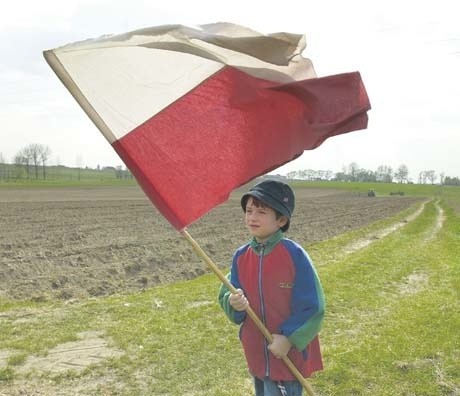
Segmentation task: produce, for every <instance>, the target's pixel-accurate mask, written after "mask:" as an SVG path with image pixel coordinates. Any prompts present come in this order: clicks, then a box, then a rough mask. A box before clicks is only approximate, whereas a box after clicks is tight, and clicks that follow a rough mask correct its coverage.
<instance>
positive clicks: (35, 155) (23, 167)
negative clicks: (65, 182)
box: [0, 143, 133, 180]
mask: <svg viewBox="0 0 460 396" xmlns="http://www.w3.org/2000/svg"><path fill="white" fill-rule="evenodd" d="M50 157H51V149H50V148H49V147H48V146H45V145H42V144H35V143H34V144H29V145H27V146H25V147H23V148H21V149H20V150H19V151H18V152H17V154H16V155H15V156H14V158H13V163H12V164H8V163H7V161H6V160H5V158H4V157H3V155H2V153H0V179H3V180H10V179H12V180H18V179H35V180H38V179H43V180H46V179H49V178H56V176H57V174H58V173H60V172H58V171H57V170H56V169H60V170H63V169H72V168H67V167H63V166H59V165H57V166H49V165H48V162H49V160H50ZM77 162H78V165H77V167H76V168H75V170H76V172H74V173H75V175H73V173H70V175H71V178H76V179H77V180H80V178H81V174H82V171H83V170H89V169H90V168H88V167H86V168H85V169H83V165H82V161H81V159H79V160H78V161H77ZM52 170H54V174H53V173H51V171H52ZM93 171H95V172H102V173H112V172H113V174H114V176H115V178H116V179H133V175H132V174H131V172H130V171H129V170H128V169H127V168H126V167H125V168H123V167H122V166H121V165H119V166H116V167H113V166H108V167H103V168H101V167H100V166H99V165H98V167H97V169H94V170H93ZM64 173H65V172H64ZM66 174H67V178H68V177H69V173H66ZM73 176H75V177H73Z"/></svg>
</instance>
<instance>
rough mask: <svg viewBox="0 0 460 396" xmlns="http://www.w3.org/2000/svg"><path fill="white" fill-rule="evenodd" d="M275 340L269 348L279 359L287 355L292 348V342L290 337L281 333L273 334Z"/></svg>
mask: <svg viewBox="0 0 460 396" xmlns="http://www.w3.org/2000/svg"><path fill="white" fill-rule="evenodd" d="M272 336H273V342H272V343H271V344H270V345H269V346H268V350H269V351H270V352H271V353H273V355H275V357H277V358H278V359H281V358H283V357H285V356H287V354H288V352H289V350H290V349H291V346H292V344H291V342H290V341H289V340H288V338H287V337H286V336H284V335H281V334H272Z"/></svg>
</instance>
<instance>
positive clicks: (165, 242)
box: [0, 186, 420, 300]
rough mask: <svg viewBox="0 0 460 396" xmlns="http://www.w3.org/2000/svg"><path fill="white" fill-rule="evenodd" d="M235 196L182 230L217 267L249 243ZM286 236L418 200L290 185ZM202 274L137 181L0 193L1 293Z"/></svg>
mask: <svg viewBox="0 0 460 396" xmlns="http://www.w3.org/2000/svg"><path fill="white" fill-rule="evenodd" d="M240 196H241V193H238V192H235V193H234V194H233V195H232V196H231V197H230V199H229V200H228V201H227V202H226V203H224V204H222V205H220V206H218V207H217V208H215V209H214V210H213V211H211V212H210V213H208V214H207V215H206V216H204V217H203V218H202V219H200V220H199V221H198V222H197V223H195V224H193V225H192V226H190V227H189V228H188V230H189V232H190V234H191V235H192V236H193V237H194V238H195V239H196V240H197V242H198V243H199V244H200V245H201V247H202V248H203V249H204V250H205V251H206V252H207V253H208V255H209V256H210V257H211V258H212V259H213V260H214V261H215V262H216V263H217V264H218V265H219V266H220V267H222V268H227V267H228V266H229V265H230V261H231V257H232V254H233V251H234V250H235V249H236V248H238V247H239V246H240V245H241V244H243V243H244V242H245V241H247V239H248V235H247V232H246V230H245V228H244V226H243V213H242V210H241V207H240V204H239V199H240ZM296 197H297V205H296V210H295V213H294V217H293V220H292V225H291V229H290V230H289V233H288V234H287V236H288V237H290V238H292V239H295V240H297V241H298V242H300V243H301V244H303V245H304V246H305V247H308V245H309V244H311V243H314V242H318V241H321V240H325V239H328V238H331V237H333V236H335V235H338V234H341V233H344V232H347V231H350V230H353V229H357V228H361V227H363V226H364V225H366V224H369V223H371V222H374V221H377V220H380V219H382V218H386V217H389V216H392V215H394V214H396V213H398V212H400V211H402V210H404V209H406V208H408V207H409V206H411V205H413V204H414V203H415V202H416V201H420V199H419V198H409V197H390V196H388V197H374V198H370V197H367V195H363V194H361V195H359V194H353V193H345V192H341V191H333V190H325V189H321V190H320V189H307V188H305V189H298V190H296ZM205 271H206V268H205V265H204V264H203V263H202V262H201V259H200V258H198V257H197V256H196V255H195V253H194V252H193V251H192V250H191V248H190V247H189V245H188V243H187V241H185V239H183V238H182V237H181V235H180V234H179V233H178V232H177V231H176V230H175V229H173V228H172V227H171V226H170V225H169V223H167V221H166V220H164V218H163V217H162V216H161V215H160V214H159V213H158V212H157V210H156V209H155V208H154V207H153V205H152V204H151V203H150V201H149V200H148V199H147V198H146V197H145V195H144V194H143V192H142V191H141V190H140V189H139V188H138V187H137V186H128V187H99V188H89V189H78V188H70V187H68V188H49V189H17V190H13V189H0V274H1V275H0V295H2V296H4V297H8V298H17V299H37V300H40V299H49V298H61V299H71V298H85V297H89V296H102V295H110V294H114V293H125V292H132V291H136V290H142V289H144V288H146V287H151V286H154V285H158V284H162V283H168V282H173V281H176V280H180V279H190V278H193V277H195V276H197V275H200V274H202V273H204V272H205Z"/></svg>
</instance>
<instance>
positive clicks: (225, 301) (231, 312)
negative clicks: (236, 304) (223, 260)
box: [218, 273, 246, 324]
mask: <svg viewBox="0 0 460 396" xmlns="http://www.w3.org/2000/svg"><path fill="white" fill-rule="evenodd" d="M230 277H231V274H230V273H228V274H227V279H230ZM230 294H231V292H230V290H228V288H227V286H225V285H224V284H223V283H222V284H221V286H220V290H219V296H218V299H219V305H220V306H221V308H222V309H223V310H224V312H225V314H226V315H227V318H228V319H229V320H230V321H231V322H233V323H236V324H240V323H242V322H243V321H244V319H245V318H246V312H244V311H236V310H235V309H233V307H232V306H231V305H230V302H229V298H230Z"/></svg>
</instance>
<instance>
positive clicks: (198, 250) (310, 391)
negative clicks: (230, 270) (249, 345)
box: [180, 228, 315, 396]
mask: <svg viewBox="0 0 460 396" xmlns="http://www.w3.org/2000/svg"><path fill="white" fill-rule="evenodd" d="M180 233H181V234H182V236H183V237H184V238H185V239H186V240H187V241H188V242H189V243H190V245H191V246H192V248H193V250H194V251H195V253H196V254H197V255H198V256H200V257H201V258H202V259H203V261H204V262H205V263H206V264H207V266H208V267H209V268H210V269H211V270H212V271H213V272H214V274H216V276H217V277H218V278H219V279H220V281H221V282H222V283H223V284H224V285H225V286H226V287H227V288H228V289H229V290H230V291H231V292H232V293H236V288H235V287H234V286H233V285H232V284H231V283H230V282H229V280H228V279H227V278H226V277H225V275H224V274H223V273H222V271H220V270H219V268H218V267H217V265H216V264H215V263H214V262H213V261H212V260H211V259H210V258H209V256H208V255H207V254H206V252H205V251H204V250H203V249H202V248H201V247H200V245H199V244H198V243H197V242H196V241H195V240H194V239H193V238H192V236H191V235H190V234H189V232H188V231H187V230H186V229H185V228H184V229H182V230H181V231H180ZM246 312H247V314H248V315H249V317H250V318H251V319H252V320H253V321H254V323H255V324H256V326H257V327H258V329H259V330H260V332H261V333H262V334H263V335H264V337H265V338H266V339H267V340H268V342H270V343H272V342H273V336H272V335H271V333H270V332H269V331H268V329H267V328H266V327H265V325H264V324H263V323H262V321H261V320H260V319H259V317H258V316H257V314H256V313H255V312H254V311H253V309H252V308H251V307H248V308H247V309H246ZM282 359H283V362H284V363H285V364H286V366H287V367H288V368H289V370H291V372H292V374H294V376H295V377H296V378H297V380H298V381H299V382H300V383H301V384H302V386H303V388H304V389H305V391H306V392H307V394H308V395H310V396H315V393H314V391H313V388H312V387H311V385H310V384H309V383H308V382H307V380H306V379H305V378H304V377H303V375H302V374H301V373H300V371H299V370H297V367H296V366H294V363H292V361H291V359H289V358H288V357H287V356H284V357H283V358H282Z"/></svg>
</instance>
